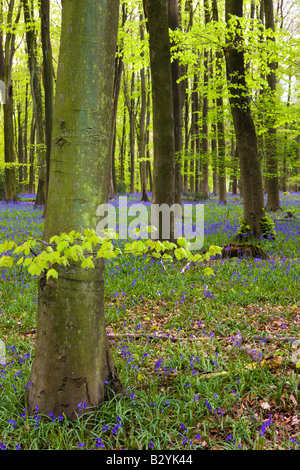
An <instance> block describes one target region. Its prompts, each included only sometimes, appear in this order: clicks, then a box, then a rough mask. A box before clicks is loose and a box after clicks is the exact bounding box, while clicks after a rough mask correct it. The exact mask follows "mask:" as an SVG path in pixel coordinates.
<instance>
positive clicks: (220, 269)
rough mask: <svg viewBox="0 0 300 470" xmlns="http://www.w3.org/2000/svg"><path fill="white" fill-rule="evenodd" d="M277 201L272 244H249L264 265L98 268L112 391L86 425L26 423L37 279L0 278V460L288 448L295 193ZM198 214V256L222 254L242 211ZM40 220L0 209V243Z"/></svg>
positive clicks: (227, 262) (23, 211)
mask: <svg viewBox="0 0 300 470" xmlns="http://www.w3.org/2000/svg"><path fill="white" fill-rule="evenodd" d="M128 200H129V201H130V203H134V202H139V195H138V194H137V195H132V196H128ZM281 201H282V209H283V212H282V213H280V214H276V216H275V215H274V216H273V217H274V218H276V221H275V229H276V233H277V236H276V240H265V241H261V242H259V244H260V246H261V247H262V248H263V250H264V251H265V252H266V253H267V254H268V258H267V259H258V258H257V259H253V258H236V257H235V258H232V259H211V260H210V261H209V262H208V263H209V266H211V267H212V269H213V272H214V274H213V275H212V276H205V275H204V273H203V271H204V266H203V265H202V264H201V263H199V264H194V265H190V266H188V267H186V262H185V263H184V262H181V261H172V262H163V263H162V262H161V261H160V260H152V261H151V262H148V263H145V261H144V260H143V259H142V258H139V257H133V256H129V255H126V256H122V257H121V258H117V259H115V260H111V261H109V262H108V263H107V265H106V275H105V285H106V290H105V305H106V326H107V334H108V337H109V342H110V345H111V350H112V354H113V357H114V360H115V363H116V365H117V368H118V373H119V376H120V378H121V381H122V383H123V386H124V390H125V393H124V395H123V396H121V397H120V396H115V397H113V398H112V399H111V400H110V401H109V402H106V403H104V404H103V405H101V407H100V409H99V412H97V413H95V414H94V415H91V416H89V418H87V419H85V418H84V413H85V412H87V411H88V410H86V409H85V408H84V404H79V408H78V419H77V420H76V421H74V422H69V421H68V420H66V419H65V418H64V417H63V416H57V417H55V416H54V415H50V416H49V417H47V419H42V417H41V416H40V415H39V413H38V410H37V412H36V413H35V414H34V415H33V416H29V415H28V413H27V410H26V403H25V402H24V396H25V391H26V388H27V387H28V386H30V385H29V383H28V381H29V372H30V366H31V362H32V358H33V355H34V346H35V338H36V310H37V280H36V278H31V277H30V276H29V275H28V274H27V272H26V271H25V270H24V269H23V270H22V269H21V268H20V267H15V268H12V269H5V270H2V271H1V278H0V339H2V340H3V341H4V342H5V344H6V364H5V365H3V366H1V365H0V448H1V449H9V450H14V449H25V450H27V449H49V450H56V449H65V450H71V449H103V450H113V449H124V450H140V449H146V450H147V449H149V450H151V449H154V450H175V449H176V450H183V449H184V450H197V449H204V450H226V449H228V450H235V449H237V450H238V449H247V450H261V449H268V450H275V449H276V450H279V449H281V450H289V449H295V450H296V449H297V450H299V448H300V433H299V423H300V391H299V374H298V370H299V369H297V368H296V366H295V363H294V361H293V353H294V352H295V349H293V346H294V347H295V344H296V343H295V340H297V339H300V331H299V324H300V296H299V285H300V282H299V281H300V263H299V261H300V193H291V194H281ZM198 202H199V201H198ZM204 204H205V241H204V248H208V247H209V246H210V245H217V246H224V245H225V244H227V243H228V242H229V240H230V239H231V237H232V236H233V235H234V233H235V231H236V229H237V227H238V225H239V221H240V217H241V216H242V201H241V199H240V198H239V197H237V196H229V199H228V204H227V205H220V204H218V203H217V201H216V199H215V198H213V197H212V198H211V199H210V200H208V201H205V202H204ZM148 205H149V204H148ZM287 211H290V212H292V213H293V214H294V215H295V216H296V217H292V218H285V217H284V215H285V213H287ZM41 214H42V211H41V210H37V209H34V207H33V204H32V202H31V201H30V197H28V198H25V197H23V201H21V202H19V203H16V204H4V203H1V204H0V238H1V241H4V240H5V239H7V238H10V239H13V240H15V241H23V240H25V239H26V238H27V237H28V236H32V237H41V233H42V229H43V223H44V219H43V218H42V217H41ZM269 215H271V214H269ZM271 216H272V215H271ZM185 267H186V269H184V270H183V269H182V268H185ZM182 271H183V272H182Z"/></svg>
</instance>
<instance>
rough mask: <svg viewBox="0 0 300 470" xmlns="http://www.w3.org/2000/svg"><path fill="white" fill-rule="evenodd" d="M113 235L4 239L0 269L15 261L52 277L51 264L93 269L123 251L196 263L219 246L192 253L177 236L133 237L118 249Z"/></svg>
mask: <svg viewBox="0 0 300 470" xmlns="http://www.w3.org/2000/svg"><path fill="white" fill-rule="evenodd" d="M116 238H117V236H116V235H115V234H113V233H109V234H108V236H107V238H101V237H98V235H97V233H96V232H95V231H94V230H91V229H89V230H84V232H83V234H80V233H76V232H74V231H73V232H70V233H69V234H67V233H62V234H61V235H60V236H58V235H55V236H53V237H52V238H51V239H50V242H49V243H45V242H44V241H42V240H34V239H32V238H30V239H28V240H26V241H25V242H24V243H23V244H20V245H17V244H16V243H15V242H13V241H5V242H4V243H2V244H1V245H0V253H1V254H2V256H1V257H0V268H1V267H2V268H11V267H13V266H14V264H15V265H17V266H22V267H24V268H26V269H27V270H28V272H29V274H31V275H32V276H39V275H40V274H42V273H43V272H46V276H47V279H49V278H50V277H52V278H54V279H56V278H57V277H58V271H57V270H56V269H55V265H58V266H59V265H62V266H68V265H70V264H72V267H74V266H75V267H76V266H78V268H80V269H84V270H85V269H93V268H95V262H96V260H97V259H99V258H104V259H112V258H116V257H117V256H122V255H126V254H132V255H133V256H146V261H147V260H149V259H151V258H157V259H161V260H162V261H170V260H173V259H175V260H179V261H181V260H187V261H193V262H200V261H202V260H204V259H209V258H210V257H211V256H215V255H216V254H219V253H220V252H221V248H220V247H216V246H211V247H210V249H209V251H208V252H207V253H206V254H204V255H203V254H199V253H196V254H193V253H192V252H191V251H190V250H189V242H188V241H187V240H186V239H185V238H183V237H182V238H179V239H178V240H177V243H171V242H169V241H167V240H165V241H160V240H151V239H146V240H133V241H132V242H127V243H125V245H124V247H123V249H121V248H120V247H118V246H116V244H114V243H113V240H114V239H116ZM41 247H42V248H43V249H41ZM33 248H34V249H35V251H34V250H33ZM18 257H19V258H18ZM16 258H17V259H16ZM205 274H207V275H211V274H213V272H212V270H211V269H210V268H209V269H206V270H205Z"/></svg>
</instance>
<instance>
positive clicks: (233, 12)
mask: <svg viewBox="0 0 300 470" xmlns="http://www.w3.org/2000/svg"><path fill="white" fill-rule="evenodd" d="M242 16H243V2H242V1H241V0H226V22H227V27H228V33H229V39H228V40H227V46H226V68H227V79H228V89H229V101H230V107H231V113H232V118H233V123H234V128H235V134H236V142H237V150H238V155H239V161H240V170H241V179H242V188H243V199H244V219H245V222H246V224H247V225H249V227H250V234H252V236H253V237H255V238H260V237H261V235H262V233H263V232H262V227H261V224H260V221H261V219H262V217H264V216H265V212H264V198H263V186H262V176H261V168H260V164H259V159H258V150H257V138H256V131H255V127H254V123H253V119H252V114H251V109H250V100H249V92H248V90H247V85H246V79H245V62H244V52H243V40H242V32H241V26H240V24H239V18H240V17H242ZM231 17H233V19H234V17H236V19H235V21H236V24H235V27H234V28H233V26H232V25H230V19H231Z"/></svg>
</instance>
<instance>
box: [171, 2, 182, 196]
mask: <svg viewBox="0 0 300 470" xmlns="http://www.w3.org/2000/svg"><path fill="white" fill-rule="evenodd" d="M168 21H169V28H170V29H171V30H172V31H175V30H176V29H178V28H179V13H178V2H177V0H168ZM171 73H172V92H173V113H174V139H175V141H174V145H175V202H176V203H177V204H180V205H181V191H182V182H181V160H182V97H181V86H182V85H181V83H177V82H178V80H179V79H180V77H181V70H180V63H179V60H178V59H173V60H172V63H171Z"/></svg>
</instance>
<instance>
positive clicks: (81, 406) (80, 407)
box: [78, 401, 87, 411]
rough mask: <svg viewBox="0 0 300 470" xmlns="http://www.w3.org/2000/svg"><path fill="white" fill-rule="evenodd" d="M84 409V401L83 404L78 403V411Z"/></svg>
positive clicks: (85, 405)
mask: <svg viewBox="0 0 300 470" xmlns="http://www.w3.org/2000/svg"><path fill="white" fill-rule="evenodd" d="M86 407H87V404H86V401H84V402H83V403H78V409H79V411H81V410H83V409H84V408H86Z"/></svg>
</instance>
